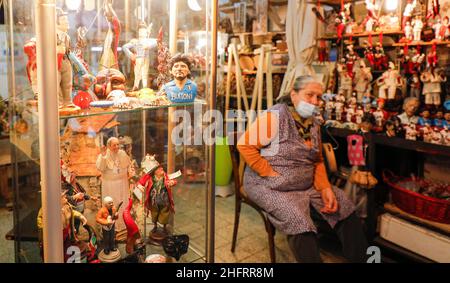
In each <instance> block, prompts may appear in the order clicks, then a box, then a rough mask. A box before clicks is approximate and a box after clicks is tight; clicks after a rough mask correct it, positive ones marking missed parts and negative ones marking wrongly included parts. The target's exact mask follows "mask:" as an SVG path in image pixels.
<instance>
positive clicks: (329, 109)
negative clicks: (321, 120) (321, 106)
mask: <svg viewBox="0 0 450 283" xmlns="http://www.w3.org/2000/svg"><path fill="white" fill-rule="evenodd" d="M334 108H335V103H334V98H333V97H330V98H329V99H328V100H327V102H325V114H326V117H325V119H327V120H333V110H334Z"/></svg>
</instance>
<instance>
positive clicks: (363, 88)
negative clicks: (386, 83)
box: [354, 60, 373, 102]
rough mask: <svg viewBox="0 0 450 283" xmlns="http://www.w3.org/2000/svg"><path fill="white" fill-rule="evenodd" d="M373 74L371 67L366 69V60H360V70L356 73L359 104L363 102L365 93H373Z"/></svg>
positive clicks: (355, 82)
mask: <svg viewBox="0 0 450 283" xmlns="http://www.w3.org/2000/svg"><path fill="white" fill-rule="evenodd" d="M372 79H373V77H372V72H371V69H370V67H366V64H365V62H364V60H359V68H357V69H356V72H355V81H354V84H355V91H356V94H357V100H358V102H361V100H362V98H363V96H364V94H365V93H370V92H371V91H372V85H371V82H372Z"/></svg>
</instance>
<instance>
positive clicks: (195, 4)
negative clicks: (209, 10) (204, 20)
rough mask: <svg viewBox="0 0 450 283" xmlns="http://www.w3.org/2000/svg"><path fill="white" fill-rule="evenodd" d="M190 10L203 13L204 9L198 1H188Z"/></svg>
mask: <svg viewBox="0 0 450 283" xmlns="http://www.w3.org/2000/svg"><path fill="white" fill-rule="evenodd" d="M188 6H189V9H191V10H192V11H201V10H202V7H200V5H199V4H198V2H197V0H188Z"/></svg>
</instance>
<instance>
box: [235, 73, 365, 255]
mask: <svg viewBox="0 0 450 283" xmlns="http://www.w3.org/2000/svg"><path fill="white" fill-rule="evenodd" d="M322 93H323V87H322V85H321V83H319V82H317V81H316V80H315V79H314V78H313V77H311V76H301V77H298V78H297V79H296V80H295V82H294V86H293V89H292V90H291V92H290V93H289V94H286V95H284V96H282V97H279V98H278V100H279V101H278V102H279V103H278V104H276V105H274V106H273V107H272V108H270V109H269V110H268V111H267V112H265V113H264V114H263V115H261V116H260V117H259V118H258V119H257V120H256V121H255V122H254V123H253V124H252V125H251V126H250V128H249V129H248V130H247V132H246V133H245V134H244V135H243V136H242V137H241V138H240V140H239V141H238V149H239V151H240V153H241V154H242V156H243V158H244V159H245V161H246V162H247V164H248V165H249V166H248V167H247V168H246V171H245V175H244V189H245V191H246V193H247V195H248V197H249V198H250V199H251V200H252V201H254V202H255V203H256V204H258V205H259V206H260V207H261V208H263V209H264V210H265V211H266V212H267V213H268V214H269V219H270V221H271V222H272V223H273V225H274V226H275V227H276V228H277V229H278V230H279V231H281V232H283V233H285V234H287V235H288V242H289V246H290V248H291V250H292V252H293V253H294V255H295V258H296V260H297V261H299V262H321V258H320V254H319V245H318V240H317V236H316V232H317V229H316V226H315V225H314V222H313V220H312V219H311V214H312V213H314V214H316V215H317V216H318V217H320V218H323V219H322V220H325V221H326V222H328V224H329V225H330V226H331V227H332V228H333V229H334V231H335V232H336V233H337V236H338V237H339V239H340V241H341V242H342V246H343V252H344V256H346V257H347V258H348V260H349V261H352V262H362V261H364V260H365V254H366V248H367V242H366V239H365V236H364V233H363V228H362V225H361V222H360V220H359V219H358V218H357V216H356V215H355V213H354V210H355V208H354V205H353V204H352V203H351V202H350V200H348V199H347V198H346V197H345V195H344V193H343V192H342V191H341V190H339V189H337V188H333V187H332V186H331V185H330V183H329V181H328V178H327V173H326V169H325V165H324V162H323V159H322V153H321V147H322V145H321V137H320V121H319V119H317V118H316V114H317V105H319V101H320V99H321V95H322ZM262 132H266V133H267V134H261V133H262Z"/></svg>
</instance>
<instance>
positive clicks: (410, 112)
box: [398, 97, 450, 125]
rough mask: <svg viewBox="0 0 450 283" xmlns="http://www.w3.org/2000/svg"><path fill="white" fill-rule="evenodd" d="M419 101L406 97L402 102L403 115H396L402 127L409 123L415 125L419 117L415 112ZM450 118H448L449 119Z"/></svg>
mask: <svg viewBox="0 0 450 283" xmlns="http://www.w3.org/2000/svg"><path fill="white" fill-rule="evenodd" d="M419 105H420V101H419V99H418V98H415V97H407V98H405V100H404V101H403V111H404V112H403V113H402V114H400V115H398V118H399V119H400V121H401V122H402V125H409V124H410V123H414V124H417V122H418V120H419V117H418V116H416V115H415V114H416V112H417V110H418V109H419ZM449 118H450V117H449Z"/></svg>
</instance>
